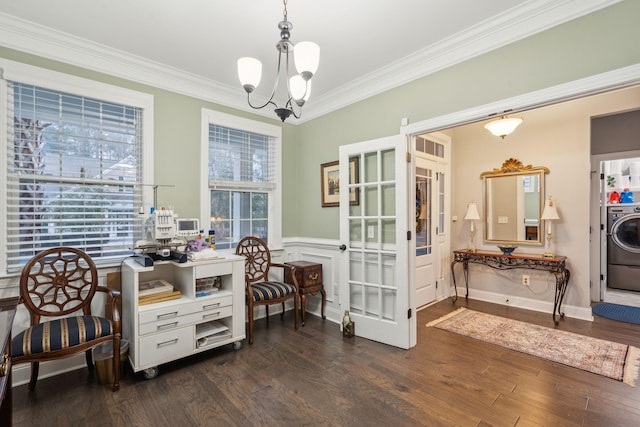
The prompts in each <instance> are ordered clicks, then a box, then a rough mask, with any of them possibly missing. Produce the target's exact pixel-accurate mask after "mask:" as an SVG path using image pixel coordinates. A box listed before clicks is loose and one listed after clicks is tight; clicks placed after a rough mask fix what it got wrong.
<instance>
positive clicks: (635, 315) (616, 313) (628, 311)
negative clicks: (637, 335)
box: [591, 302, 640, 325]
mask: <svg viewBox="0 0 640 427" xmlns="http://www.w3.org/2000/svg"><path fill="white" fill-rule="evenodd" d="M591 310H592V311H593V314H596V315H598V316H600V317H606V318H607V319H611V320H618V321H620V322H626V323H634V324H636V325H640V308H639V307H630V306H628V305H620V304H610V303H606V302H604V303H602V304H596V305H594V306H593V307H591Z"/></svg>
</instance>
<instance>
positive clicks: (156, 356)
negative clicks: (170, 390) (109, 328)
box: [138, 326, 195, 366]
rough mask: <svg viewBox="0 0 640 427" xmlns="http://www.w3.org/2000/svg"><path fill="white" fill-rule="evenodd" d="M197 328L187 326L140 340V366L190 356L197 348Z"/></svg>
mask: <svg viewBox="0 0 640 427" xmlns="http://www.w3.org/2000/svg"><path fill="white" fill-rule="evenodd" d="M194 334H195V327H194V326H187V327H184V328H178V329H174V330H171V331H167V332H162V333H159V334H153V335H148V336H145V337H141V338H140V339H139V341H138V342H139V343H140V353H139V354H140V365H141V366H149V365H158V364H160V363H163V362H166V361H169V360H174V359H177V358H179V357H181V356H185V355H187V354H189V353H190V352H191V351H192V350H193V349H194V346H195V336H194Z"/></svg>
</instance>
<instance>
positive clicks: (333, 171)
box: [320, 157, 360, 207]
mask: <svg viewBox="0 0 640 427" xmlns="http://www.w3.org/2000/svg"><path fill="white" fill-rule="evenodd" d="M357 180H358V159H357V158H355V157H354V158H352V159H349V183H351V184H353V183H357V182H358V181H357ZM320 183H321V192H322V207H327V206H339V205H340V170H339V162H338V161H335V162H329V163H323V164H321V165H320ZM359 196H360V193H359V192H358V189H357V188H352V189H351V191H350V194H349V204H351V205H357V204H358V203H360V197H359Z"/></svg>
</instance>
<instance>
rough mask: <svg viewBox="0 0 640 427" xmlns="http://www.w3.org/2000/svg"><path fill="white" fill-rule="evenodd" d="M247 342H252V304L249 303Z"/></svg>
mask: <svg viewBox="0 0 640 427" xmlns="http://www.w3.org/2000/svg"><path fill="white" fill-rule="evenodd" d="M248 311H249V313H248V315H249V344H253V305H251V304H249V310H248Z"/></svg>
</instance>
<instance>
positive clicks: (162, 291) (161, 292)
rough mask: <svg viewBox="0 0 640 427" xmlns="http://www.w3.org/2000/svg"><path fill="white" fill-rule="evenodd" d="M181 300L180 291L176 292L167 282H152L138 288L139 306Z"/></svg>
mask: <svg viewBox="0 0 640 427" xmlns="http://www.w3.org/2000/svg"><path fill="white" fill-rule="evenodd" d="M178 298H180V291H174V290H173V285H172V284H171V283H169V282H167V281H165V280H151V281H149V282H144V283H140V285H139V286H138V305H145V304H153V303H154V302H160V301H168V300H172V299H178Z"/></svg>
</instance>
